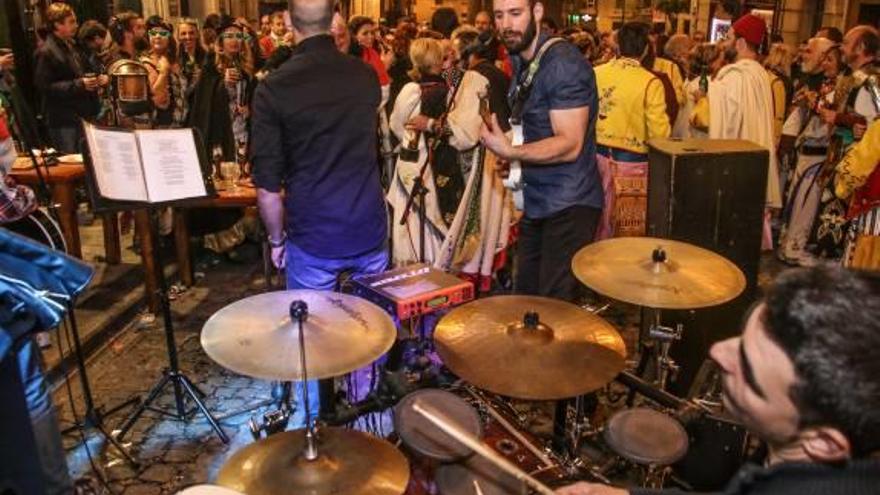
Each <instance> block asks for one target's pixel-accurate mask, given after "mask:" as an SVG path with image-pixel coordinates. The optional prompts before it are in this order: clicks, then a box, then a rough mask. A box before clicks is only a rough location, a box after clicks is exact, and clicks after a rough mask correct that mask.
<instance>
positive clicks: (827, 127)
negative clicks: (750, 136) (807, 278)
mask: <svg viewBox="0 0 880 495" xmlns="http://www.w3.org/2000/svg"><path fill="white" fill-rule="evenodd" d="M833 46H834V42H833V41H831V40H829V39H827V38H812V39H810V40H809V41H808V42H807V47H806V48H805V50H804V54H803V56H802V57H801V72H803V73H804V74H810V75H815V74H822V61H823V60H824V59H825V56H826V53H827V52H828V50H830V49H831V48H832V47H833ZM823 88H824V85H823V86H822V87H820V88H809V87H804V88H802V89H801V91H799V92H798V95H796V96H795V107H794V109H793V110H792V111H791V113H790V114H789V115H788V118H787V119H786V120H785V125H784V126H783V128H782V135H783V141H794V143H795V146H796V149H797V152H798V155H797V165H796V166H795V170H794V174H793V175H792V180H791V183H790V185H789V188H788V194H787V195H786V200H785V205H786V206H785V214H784V216H785V218H786V223H785V225H784V226H783V230H782V233H781V235H780V238H779V251H778V253H777V256H778V257H779V258H780V259H781V260H782V261H785V262H787V263H790V264H796V265H801V266H812V265H814V264H815V263H816V259H815V257H814V256H813V255H812V254H811V253H809V252H808V251H807V250H806V247H807V243H808V241H809V239H810V233H811V232H812V230H813V224H814V223H815V220H816V214H817V212H818V210H819V200H820V199H821V196H822V184H821V181H820V180H817V179H818V177H819V172H820V171H821V169H822V166H823V164H824V163H825V157H826V156H827V154H828V145H829V144H830V141H831V131H832V127H831V124H827V123H825V122H824V121H823V120H822V116H821V114H820V113H819V112H818V108H819V106H825V105H827V106H831V105H832V100H833V98H834V91H833V88H834V86H833V85H831V90H830V94H828V93H827V92H823ZM783 147H784V146H781V147H780V148H783Z"/></svg>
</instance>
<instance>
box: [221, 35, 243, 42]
mask: <svg viewBox="0 0 880 495" xmlns="http://www.w3.org/2000/svg"><path fill="white" fill-rule="evenodd" d="M220 39H221V40H239V41H241V40H243V39H244V34H242V33H223V34H221V35H220Z"/></svg>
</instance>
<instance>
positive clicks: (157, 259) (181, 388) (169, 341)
mask: <svg viewBox="0 0 880 495" xmlns="http://www.w3.org/2000/svg"><path fill="white" fill-rule="evenodd" d="M83 126H84V128H86V127H87V126H91V127H92V128H94V129H99V130H102V131H111V132H127V133H133V132H138V131H131V130H128V129H109V128H100V127H97V126H92V125H91V124H87V123H85V122H84V123H83ZM190 131H191V132H192V139H193V141H194V144H195V149H196V154H197V157H196V158H197V159H198V163H199V165H200V167H199V173H200V175H201V177H200V180H201V181H202V183H203V184H204V194H202V195H198V196H188V197H185V198H179V199H171V200H164V201H156V202H150V201H130V200H120V199H112V198H108V197H106V196H104V195H103V194H102V191H101V189H100V188H99V183H100V181H99V180H98V177H97V175H98V174H101V173H104V172H102V170H101V169H100V168H99V167H96V166H95V163H94V161H93V155H92V149H91V143H90V142H89V139H86V144H85V146H84V147H83V164H84V165H85V169H86V184H87V186H88V190H89V199H90V201H91V203H92V208H93V209H94V211H95V212H100V213H110V212H118V211H123V210H138V209H141V210H147V216H148V218H149V236H150V238H151V243H150V249H149V250H146V249H145V251H150V252H149V253H143V254H144V255H149V256H152V257H153V263H154V265H155V272H156V274H155V275H156V279H157V282H158V287H157V290H156V293H157V294H156V295H157V296H158V299H159V307H160V310H161V312H162V321H163V324H164V327H165V328H164V329H165V345H166V348H167V352H168V367H167V368H165V369H164V370H163V372H162V377H161V378H160V379H159V381H158V382H157V383H156V384H155V385H154V386H153V388H152V389H150V392H149V394H148V395H147V398H146V400H144V401H143V402H142V403H141V404H140V405H139V406H138V408H137V409H136V410H135V411H134V412H133V413H132V414H131V416H129V417H128V418H127V419H126V420H125V421H124V422H123V424H122V426H121V428H119V430H117V431H116V432H115V437H116V439H117V440H122V439H123V438H124V437H125V435H126V434H127V433H128V431H129V430H130V429H131V428H132V426H134V424H135V422H137V420H138V419H139V418H140V417H141V415H143V413H144V412H146V411H147V410H150V411H153V412H157V413H159V414H162V415H165V416H169V417H171V418H173V419H175V420H178V421H188V420H189V419H190V417H191V416H193V415H194V414H195V413H196V411H199V412H201V413H202V414H203V415H204V416H205V419H207V420H208V423H209V424H210V425H211V428H213V429H214V431H215V432H216V433H217V435H218V436H219V437H220V439H221V440H222V441H223V443H229V437H228V436H227V435H226V433H225V432H224V431H223V428H221V427H220V424H219V423H218V422H217V419H216V418H215V417H214V416H213V415H212V414H211V411H209V410H208V408H207V406H205V404H204V402H202V398H204V397H206V394H205V393H204V392H202V391H201V390H200V389H199V388H198V387H197V386H196V385H195V384H194V383H193V382H192V380H190V379H189V377H187V376H186V374H184V373H183V372H182V371H181V370H180V363H179V360H178V355H177V343H176V342H175V339H174V325H173V321H172V316H171V303H170V301H169V299H168V283H167V281H166V280H165V272H164V270H163V259H162V253H161V246H160V243H159V226H158V221H157V220H156V215H155V212H156V210H158V209H161V208H166V207H175V206H177V207H182V206H191V205H192V204H193V203H197V202H198V201H200V200H204V199H208V198H212V197H216V191H215V188H214V183H213V180H212V179H211V174H206V173H205V171H206V169H208V170H209V169H210V168H209V166H208V163H209V162H208V160H207V155H206V153H205V150H204V146H203V144H202V143H203V141H202V140H201V137H200V136H199V135H198V133H197V131H196V130H195V129H191V130H190ZM142 171H143V173H144V174H146V173H148V171H147V170H144V169H143V168H142ZM169 384H170V385H171V386H172V390H173V392H174V410H173V411H170V412H169V411H167V410H165V409H161V408H158V407H155V406H154V405H153V402H155V401H156V400H157V399H158V398H159V396H160V395H161V394H162V392H163V390H164V389H165V387H166V386H168V385H169ZM186 397H189V398H190V400H192V402H194V403H195V407H194V408H192V409H190V410H187V409H186V406H185V404H184V399H185V398H186Z"/></svg>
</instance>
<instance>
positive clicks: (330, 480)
mask: <svg viewBox="0 0 880 495" xmlns="http://www.w3.org/2000/svg"><path fill="white" fill-rule="evenodd" d="M305 432H306V430H295V431H286V432H283V433H277V434H275V435H272V436H270V437H269V438H266V439H263V440H260V441H259V442H256V443H252V444H250V445H248V446H247V447H245V448H243V449H241V450H239V451H238V452H236V453H235V454H234V455H233V456H232V457H231V458H230V459H229V460H228V461H226V464H224V465H223V467H222V468H221V469H220V473H219V475H218V476H217V484H219V485H221V486H225V487H227V488H232V489H233V490H238V491H240V492H244V493H247V495H287V494H290V495H304V494H308V495H331V494H333V495H335V494H342V493H344V494H346V495H400V494H402V493H403V491H404V490H405V489H406V484H407V482H408V481H409V463H408V462H407V461H406V457H404V455H403V454H402V453H401V452H400V451H398V450H397V449H395V448H394V446H393V445H391V444H390V443H388V442H386V441H384V440H380V439H378V438H376V437H373V436H371V435H368V434H366V433H363V432H360V431H356V430H346V429H343V428H324V429H321V430H319V431H318V440H317V448H318V458H317V459H315V460H314V461H309V460H306V459H305V458H304V457H302V452H303V449H304V447H305V445H306V435H305Z"/></svg>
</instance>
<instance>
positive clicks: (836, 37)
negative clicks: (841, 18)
mask: <svg viewBox="0 0 880 495" xmlns="http://www.w3.org/2000/svg"><path fill="white" fill-rule="evenodd" d="M822 31H825V36H823V38H827V39H829V40H831V41H833V42H835V43H843V32H842V31H841V30H840V29H837V28H836V27H834V26H822V27H820V28H819V29H818V30H817V31H816V33H820V32H822Z"/></svg>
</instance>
